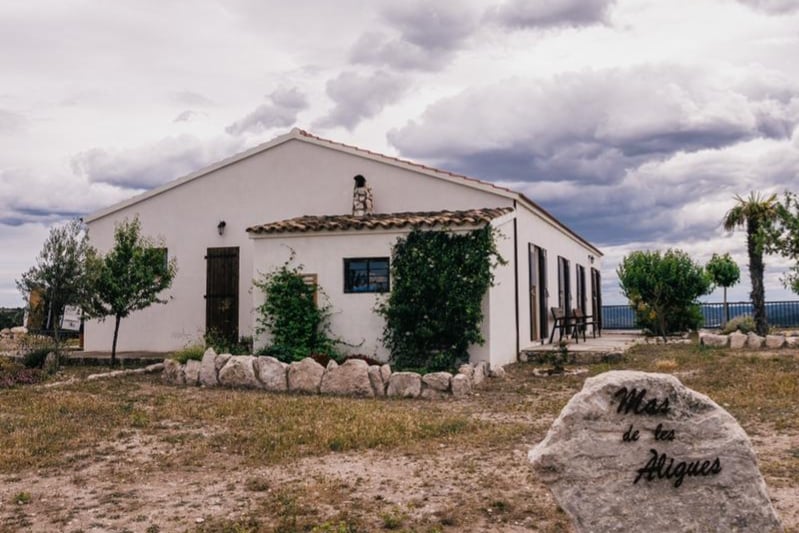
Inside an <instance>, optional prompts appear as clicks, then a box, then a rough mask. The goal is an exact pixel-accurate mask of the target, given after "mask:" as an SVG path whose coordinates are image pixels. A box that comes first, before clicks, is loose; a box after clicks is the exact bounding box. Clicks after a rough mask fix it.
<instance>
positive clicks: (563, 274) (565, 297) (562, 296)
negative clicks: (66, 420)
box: [558, 257, 572, 319]
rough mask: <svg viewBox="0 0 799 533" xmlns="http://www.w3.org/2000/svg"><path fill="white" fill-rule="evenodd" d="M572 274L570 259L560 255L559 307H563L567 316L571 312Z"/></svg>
mask: <svg viewBox="0 0 799 533" xmlns="http://www.w3.org/2000/svg"><path fill="white" fill-rule="evenodd" d="M571 299H572V295H571V276H570V272H569V260H568V259H566V258H564V257H558V307H560V308H561V309H563V312H564V314H565V315H566V318H567V319H568V317H569V315H570V314H571Z"/></svg>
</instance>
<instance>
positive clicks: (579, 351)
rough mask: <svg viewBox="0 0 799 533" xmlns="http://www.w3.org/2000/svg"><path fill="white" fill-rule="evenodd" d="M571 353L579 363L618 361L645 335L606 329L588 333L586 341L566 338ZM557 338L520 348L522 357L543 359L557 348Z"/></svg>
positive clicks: (532, 359)
mask: <svg viewBox="0 0 799 533" xmlns="http://www.w3.org/2000/svg"><path fill="white" fill-rule="evenodd" d="M564 339H565V340H567V342H568V349H569V354H571V356H572V359H573V362H574V363H578V364H588V363H599V362H602V361H616V360H619V359H621V357H622V356H623V355H624V353H625V352H626V351H627V350H629V349H630V348H631V347H633V346H635V345H636V344H638V343H640V342H643V340H644V336H643V335H642V334H641V332H639V331H620V330H605V331H603V332H602V336H601V337H600V336H597V337H596V338H594V337H591V335H587V336H586V339H585V341H583V339H582V337H580V342H579V343H578V342H576V341H575V340H574V339H571V338H568V339H567V338H566V337H564ZM556 346H557V340H555V341H554V343H553V344H549V343H546V344H533V345H530V346H527V347H525V348H522V349H521V350H519V355H520V359H521V360H523V358H524V357H525V356H526V357H527V359H528V360H530V361H543V357H544V355H545V354H547V353H549V352H551V351H552V350H555V349H556Z"/></svg>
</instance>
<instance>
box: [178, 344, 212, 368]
mask: <svg viewBox="0 0 799 533" xmlns="http://www.w3.org/2000/svg"><path fill="white" fill-rule="evenodd" d="M204 353H205V346H203V345H202V344H192V345H190V346H186V347H185V348H183V349H182V350H180V351H177V352H175V353H174V354H172V359H174V360H176V361H177V362H179V363H180V364H182V365H185V364H186V361H188V360H190V359H191V360H194V361H201V360H202V358H203V354H204Z"/></svg>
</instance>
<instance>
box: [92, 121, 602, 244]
mask: <svg viewBox="0 0 799 533" xmlns="http://www.w3.org/2000/svg"><path fill="white" fill-rule="evenodd" d="M292 140H297V141H302V142H306V143H309V144H314V145H316V146H321V147H323V148H327V149H330V150H336V151H338V152H343V153H347V154H350V155H354V156H356V157H362V158H365V159H370V160H372V161H377V162H380V163H383V164H387V165H391V166H395V167H399V168H404V169H406V170H410V171H413V172H417V173H419V174H424V175H426V176H429V177H433V178H437V179H441V180H444V181H448V182H450V183H454V184H457V185H461V186H465V187H469V188H472V189H478V190H481V191H484V192H488V193H491V194H496V195H497V196H501V197H504V198H508V199H511V200H513V201H514V202H518V203H519V204H521V205H523V206H524V207H526V208H527V209H528V210H530V211H531V212H533V213H535V214H536V215H538V216H539V217H541V218H542V219H543V220H545V221H546V222H548V223H549V224H551V225H552V226H554V227H556V228H558V229H560V230H561V231H563V232H564V233H566V234H567V235H569V236H571V237H572V238H573V239H575V240H576V241H578V242H580V243H581V244H583V245H585V246H587V247H588V248H590V249H591V250H592V251H593V252H594V253H596V254H597V255H599V256H602V255H603V254H602V252H601V251H600V250H599V249H598V248H597V247H596V246H594V245H593V244H591V243H590V242H588V241H587V240H585V239H584V238H582V237H581V236H580V235H578V234H577V233H575V232H574V231H573V230H572V229H571V228H569V227H568V226H566V225H565V224H563V223H562V222H560V221H559V220H558V219H557V218H555V217H554V216H553V215H552V214H551V213H549V211H547V210H546V209H544V208H543V207H541V206H540V205H538V204H536V203H535V202H533V201H532V200H530V199H529V198H528V197H527V196H525V195H524V194H522V193H519V192H516V191H513V190H511V189H508V188H506V187H500V186H499V185H496V184H494V183H490V182H487V181H482V180H478V179H475V178H471V177H468V176H464V175H462V174H457V173H454V172H449V171H447V170H441V169H437V168H433V167H429V166H427V165H422V164H420V163H414V162H412V161H408V160H405V159H400V158H398V157H393V156H389V155H385V154H380V153H377V152H373V151H371V150H366V149H364V148H358V147H357V146H351V145H348V144H344V143H340V142H336V141H331V140H329V139H324V138H322V137H318V136H316V135H313V134H311V133H309V132H307V131H305V130H301V129H299V128H293V129H292V130H291V131H290V132H288V133H286V134H284V135H281V136H279V137H275V138H274V139H272V140H271V141H268V142H265V143H263V144H260V145H258V146H255V147H254V148H250V149H249V150H246V151H244V152H241V153H238V154H235V155H233V156H231V157H228V158H226V159H223V160H221V161H218V162H216V163H213V164H211V165H209V166H207V167H205V168H202V169H200V170H198V171H196V172H192V173H191V174H187V175H186V176H183V177H181V178H178V179H176V180H173V181H170V182H169V183H165V184H164V185H161V186H159V187H156V188H154V189H150V190H149V191H145V192H143V193H141V194H138V195H136V196H133V197H132V198H129V199H127V200H124V201H122V202H119V203H117V204H114V205H111V206H109V207H106V208H104V209H100V210H98V211H95V212H93V213H90V214H89V215H87V216H86V217H84V221H85V222H87V223H89V222H93V221H95V220H98V219H100V218H103V217H105V216H108V215H111V214H113V213H115V212H117V211H120V210H122V209H125V208H127V207H130V206H132V205H135V204H137V203H140V202H143V201H145V200H147V199H149V198H152V197H154V196H157V195H159V194H162V193H164V192H166V191H169V190H171V189H174V188H177V187H179V186H181V185H183V184H184V183H188V182H190V181H193V180H196V179H199V178H201V177H203V176H206V175H208V174H210V173H212V172H214V171H216V170H219V169H221V168H224V167H227V166H229V165H233V164H234V163H237V162H239V161H242V160H244V159H247V158H249V157H253V156H255V155H258V154H260V153H262V152H265V151H267V150H269V149H271V148H275V147H277V146H280V145H281V144H283V143H286V142H289V141H292Z"/></svg>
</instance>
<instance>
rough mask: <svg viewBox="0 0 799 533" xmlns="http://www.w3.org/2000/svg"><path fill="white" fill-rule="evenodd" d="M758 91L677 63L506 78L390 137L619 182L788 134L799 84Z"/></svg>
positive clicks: (491, 166)
mask: <svg viewBox="0 0 799 533" xmlns="http://www.w3.org/2000/svg"><path fill="white" fill-rule="evenodd" d="M780 90H783V88H780ZM755 93H756V94H754V95H752V94H750V91H748V89H747V87H745V86H737V87H736V86H734V85H730V84H728V83H721V82H717V81H716V80H715V78H714V77H713V76H711V75H709V74H706V73H703V72H698V71H695V70H690V69H680V68H676V67H669V68H666V67H657V68H655V67H637V68H632V69H624V70H618V69H614V70H602V71H584V72H576V73H568V74H563V75H560V76H557V77H555V78H552V79H548V80H509V81H507V82H503V83H499V84H495V85H493V86H489V87H483V88H479V89H472V90H467V91H465V92H463V93H461V94H460V95H457V96H455V97H451V98H448V99H445V100H442V101H439V102H437V103H435V104H433V105H431V106H430V107H429V108H428V109H427V110H426V111H425V112H424V114H423V115H422V116H421V117H420V118H419V119H418V120H416V121H412V122H410V123H408V124H407V125H406V126H404V127H402V128H399V129H396V130H393V131H391V132H390V133H389V141H390V142H391V143H392V144H393V145H394V146H396V147H397V148H398V149H399V150H400V152H401V153H402V154H403V155H405V156H407V157H411V158H417V159H425V160H428V161H431V162H434V163H436V164H440V165H442V166H444V167H446V168H452V169H454V170H458V171H461V172H465V173H470V172H471V173H473V174H475V175H476V176H478V177H483V178H486V179H494V180H521V181H532V180H544V181H569V180H573V181H578V182H598V181H599V182H616V181H619V180H621V179H622V177H623V176H624V174H625V171H626V170H627V169H630V168H636V167H637V166H639V165H641V164H642V163H644V162H646V161H649V160H662V159H665V158H667V157H669V156H670V155H671V154H674V153H677V152H693V151H698V150H704V149H713V148H722V147H724V146H728V145H731V144H735V143H738V142H741V141H745V140H749V139H754V138H759V137H770V138H784V137H786V136H787V135H788V134H789V132H790V131H792V129H793V127H794V125H795V124H797V123H799V106H798V105H797V104H799V88H797V87H796V86H793V95H794V98H793V99H785V98H783V99H782V100H778V99H773V98H772V97H771V96H769V95H768V92H767V91H766V92H764V91H763V90H762V87H760V88H758V91H755ZM489 103H490V104H489ZM487 104H489V105H487Z"/></svg>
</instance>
